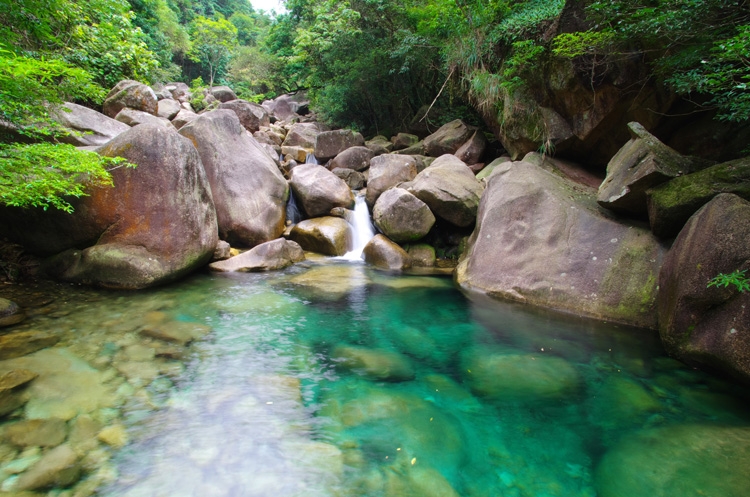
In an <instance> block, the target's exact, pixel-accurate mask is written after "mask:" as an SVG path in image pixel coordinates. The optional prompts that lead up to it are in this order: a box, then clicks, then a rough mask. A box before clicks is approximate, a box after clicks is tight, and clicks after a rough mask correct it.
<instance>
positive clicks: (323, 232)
mask: <svg viewBox="0 0 750 497" xmlns="http://www.w3.org/2000/svg"><path fill="white" fill-rule="evenodd" d="M289 238H290V239H291V240H294V241H295V242H297V243H299V244H300V246H301V247H302V248H303V249H304V250H308V251H310V252H317V253H318V254H324V255H334V256H339V255H344V254H345V253H347V252H348V251H349V248H350V247H351V246H352V228H351V225H350V224H349V223H348V222H346V220H344V219H341V218H340V217H332V216H326V217H317V218H315V219H306V220H304V221H300V222H299V223H297V224H295V225H294V227H293V228H292V231H291V233H290V234H289Z"/></svg>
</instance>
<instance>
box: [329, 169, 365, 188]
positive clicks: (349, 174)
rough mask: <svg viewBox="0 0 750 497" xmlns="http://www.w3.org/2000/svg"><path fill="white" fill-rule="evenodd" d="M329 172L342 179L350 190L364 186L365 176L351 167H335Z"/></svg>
mask: <svg viewBox="0 0 750 497" xmlns="http://www.w3.org/2000/svg"><path fill="white" fill-rule="evenodd" d="M331 172H332V173H333V174H335V175H336V176H338V177H339V178H341V179H342V180H344V182H345V183H346V186H348V187H349V188H350V189H352V190H360V189H362V188H363V187H364V186H365V176H364V175H363V174H362V173H359V172H357V171H355V170H353V169H344V168H340V167H337V168H335V169H332V170H331Z"/></svg>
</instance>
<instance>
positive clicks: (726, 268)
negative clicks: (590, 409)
mask: <svg viewBox="0 0 750 497" xmlns="http://www.w3.org/2000/svg"><path fill="white" fill-rule="evenodd" d="M748 240H750V202H748V201H747V200H743V199H741V198H740V197H737V196H736V195H732V194H728V193H723V194H721V195H719V196H717V197H716V198H714V199H713V200H711V201H710V202H709V203H708V204H706V205H705V206H703V207H702V208H701V209H700V210H699V211H698V212H697V213H696V214H695V215H694V216H693V217H691V218H690V221H688V223H687V224H686V225H685V227H684V228H683V229H682V231H681V232H680V234H679V235H678V237H677V239H676V240H675V242H674V244H673V245H672V248H671V250H670V251H669V254H668V255H667V257H666V259H665V260H664V265H663V267H662V269H661V273H660V274H659V332H660V334H661V339H662V343H663V344H664V347H665V348H666V350H667V352H668V353H669V354H670V355H673V356H675V357H677V358H678V359H680V360H682V361H685V362H688V363H690V364H695V365H699V366H703V367H708V368H709V369H713V370H719V371H722V372H724V373H727V374H730V375H732V376H734V377H736V378H739V379H740V380H742V381H744V382H745V383H750V292H744V293H741V292H739V291H738V290H737V289H736V288H735V287H733V286H729V287H715V286H712V287H707V283H708V282H709V280H711V279H712V278H714V277H715V276H717V275H718V274H720V273H724V274H730V273H733V272H734V271H737V270H745V271H747V270H750V245H748V243H747V242H748ZM746 275H747V273H746Z"/></svg>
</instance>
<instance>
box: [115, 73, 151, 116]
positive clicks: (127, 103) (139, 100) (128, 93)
mask: <svg viewBox="0 0 750 497" xmlns="http://www.w3.org/2000/svg"><path fill="white" fill-rule="evenodd" d="M125 107H129V108H131V109H135V110H140V111H143V112H147V113H149V114H153V115H156V111H157V109H158V99H157V97H156V93H154V90H152V89H151V88H150V87H148V86H146V85H144V84H143V83H139V82H138V81H132V80H129V79H126V80H123V81H120V82H119V83H117V84H116V85H115V86H114V87H113V88H112V89H111V90H110V91H109V93H108V94H107V97H106V98H105V99H104V103H103V104H102V112H103V113H104V114H105V115H107V116H109V117H112V118H113V117H115V116H116V115H117V114H118V112H120V111H121V110H122V109H123V108H125Z"/></svg>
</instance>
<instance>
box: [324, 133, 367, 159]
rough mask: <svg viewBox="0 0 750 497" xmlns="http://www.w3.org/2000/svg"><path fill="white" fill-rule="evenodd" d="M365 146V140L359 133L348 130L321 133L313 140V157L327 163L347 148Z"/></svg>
mask: <svg viewBox="0 0 750 497" xmlns="http://www.w3.org/2000/svg"><path fill="white" fill-rule="evenodd" d="M364 144H365V139H364V138H363V137H362V135H361V134H360V133H356V132H354V131H352V130H349V129H337V130H334V131H323V132H321V133H320V134H318V136H317V138H316V139H315V157H317V159H318V160H319V161H327V160H328V159H332V158H334V157H336V156H337V155H338V154H340V153H341V152H343V151H344V150H346V149H347V148H349V147H356V146H361V145H364Z"/></svg>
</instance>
